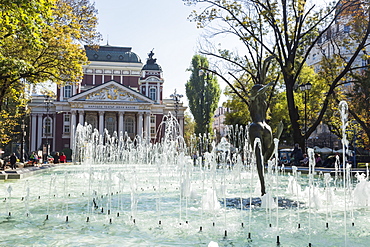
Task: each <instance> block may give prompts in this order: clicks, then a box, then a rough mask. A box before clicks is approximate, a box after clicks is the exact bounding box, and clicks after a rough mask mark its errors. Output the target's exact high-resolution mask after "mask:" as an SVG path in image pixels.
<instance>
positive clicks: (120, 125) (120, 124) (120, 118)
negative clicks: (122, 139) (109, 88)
mask: <svg viewBox="0 0 370 247" xmlns="http://www.w3.org/2000/svg"><path fill="white" fill-rule="evenodd" d="M123 114H124V112H123V111H120V112H118V136H121V132H122V135H124V133H123Z"/></svg>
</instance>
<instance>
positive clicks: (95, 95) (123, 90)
mask: <svg viewBox="0 0 370 247" xmlns="http://www.w3.org/2000/svg"><path fill="white" fill-rule="evenodd" d="M68 101H69V102H76V101H80V102H81V101H85V102H102V101H103V102H127V103H151V104H153V103H155V102H154V101H153V100H151V99H149V98H148V97H146V96H145V95H142V94H141V93H139V92H137V91H135V90H132V89H131V88H128V87H126V86H124V85H122V84H120V83H118V82H116V81H109V82H106V83H103V84H101V85H98V86H96V87H94V88H91V89H89V90H86V91H84V92H82V93H79V94H76V95H75V96H73V97H71V98H69V99H68Z"/></svg>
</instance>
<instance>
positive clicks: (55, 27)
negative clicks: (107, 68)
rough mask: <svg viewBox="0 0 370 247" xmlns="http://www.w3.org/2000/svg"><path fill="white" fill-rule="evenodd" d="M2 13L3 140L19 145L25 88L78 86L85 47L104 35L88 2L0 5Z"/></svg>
mask: <svg viewBox="0 0 370 247" xmlns="http://www.w3.org/2000/svg"><path fill="white" fill-rule="evenodd" d="M0 10H1V13H0V15H1V18H0V44H1V45H0V120H1V125H0V138H1V142H2V144H6V143H9V142H10V141H11V140H12V139H14V140H15V141H18V140H16V138H17V137H19V135H18V134H19V131H20V127H19V125H20V123H21V118H24V116H25V114H26V113H27V112H26V108H25V107H24V106H25V104H26V101H27V95H25V94H24V89H25V86H27V85H30V84H38V83H42V82H48V81H49V82H50V81H52V82H55V83H58V84H63V83H74V82H77V81H79V80H80V79H81V77H82V65H83V64H86V62H87V58H86V55H85V52H84V50H83V46H82V44H89V45H93V44H96V43H97V42H98V41H99V40H100V34H99V33H98V32H97V31H96V27H97V17H96V14H97V11H96V9H95V7H94V4H91V3H90V2H89V1H88V0H56V1H54V0H19V1H16V2H14V1H1V5H0ZM20 109H21V110H20Z"/></svg>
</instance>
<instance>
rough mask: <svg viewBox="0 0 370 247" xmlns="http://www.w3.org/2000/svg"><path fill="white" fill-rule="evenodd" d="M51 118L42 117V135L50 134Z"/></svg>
mask: <svg viewBox="0 0 370 247" xmlns="http://www.w3.org/2000/svg"><path fill="white" fill-rule="evenodd" d="M51 126H52V120H51V118H50V117H46V118H44V126H43V127H44V128H43V130H44V136H51V135H52V128H51Z"/></svg>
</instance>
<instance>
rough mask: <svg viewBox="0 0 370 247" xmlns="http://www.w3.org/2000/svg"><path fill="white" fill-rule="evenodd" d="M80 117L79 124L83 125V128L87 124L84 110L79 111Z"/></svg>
mask: <svg viewBox="0 0 370 247" xmlns="http://www.w3.org/2000/svg"><path fill="white" fill-rule="evenodd" d="M78 117H79V119H78V122H79V124H81V125H82V126H83V125H85V123H84V111H83V110H79V111H78Z"/></svg>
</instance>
